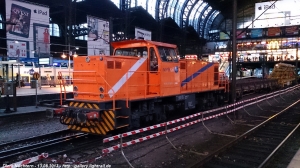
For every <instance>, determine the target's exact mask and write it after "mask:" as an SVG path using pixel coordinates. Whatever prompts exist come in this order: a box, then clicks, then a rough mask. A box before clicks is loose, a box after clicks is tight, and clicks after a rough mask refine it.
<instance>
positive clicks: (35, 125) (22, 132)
mask: <svg viewBox="0 0 300 168" xmlns="http://www.w3.org/2000/svg"><path fill="white" fill-rule="evenodd" d="M3 120H5V119H0V124H1V127H0V137H1V138H0V143H5V142H10V141H16V140H20V139H25V138H29V137H34V136H39V135H43V134H47V133H51V132H55V131H59V130H64V129H66V128H67V126H66V125H62V124H60V122H59V119H57V118H52V119H48V118H46V117H41V118H36V119H32V118H31V119H29V118H26V119H24V120H22V121H18V122H16V121H14V122H11V123H8V122H7V121H3Z"/></svg>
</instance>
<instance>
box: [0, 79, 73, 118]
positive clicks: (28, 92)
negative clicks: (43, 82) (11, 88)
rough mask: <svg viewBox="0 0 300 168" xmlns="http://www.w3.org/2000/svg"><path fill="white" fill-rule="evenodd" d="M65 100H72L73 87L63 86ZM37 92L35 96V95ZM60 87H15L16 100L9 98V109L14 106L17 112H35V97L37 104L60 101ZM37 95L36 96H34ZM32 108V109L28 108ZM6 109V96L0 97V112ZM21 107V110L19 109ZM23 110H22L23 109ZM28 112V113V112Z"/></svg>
mask: <svg viewBox="0 0 300 168" xmlns="http://www.w3.org/2000/svg"><path fill="white" fill-rule="evenodd" d="M65 89H66V98H73V85H69V86H65ZM36 91H37V94H36ZM60 92H61V91H60V86H56V87H50V86H42V88H41V89H40V88H37V90H36V88H31V87H30V86H25V87H20V88H18V87H17V90H16V95H17V96H16V100H15V101H14V99H13V96H12V95H10V96H9V100H8V102H9V104H10V108H13V107H14V105H15V104H16V107H17V111H18V112H21V111H27V112H29V111H30V109H31V111H36V110H39V111H40V109H36V108H35V107H36V97H37V100H38V102H41V101H45V100H58V99H60ZM36 95H37V96H36ZM31 106H32V108H30V107H31ZM6 107H7V100H6V95H1V97H0V112H2V111H4V110H5V109H6ZM21 107H22V108H21ZM23 108H24V109H23ZM28 110H29V111H28Z"/></svg>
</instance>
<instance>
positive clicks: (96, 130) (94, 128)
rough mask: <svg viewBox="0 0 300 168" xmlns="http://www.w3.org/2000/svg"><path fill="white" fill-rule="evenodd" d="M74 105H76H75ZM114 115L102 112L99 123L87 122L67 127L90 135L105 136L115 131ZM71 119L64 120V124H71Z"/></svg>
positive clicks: (109, 112)
mask: <svg viewBox="0 0 300 168" xmlns="http://www.w3.org/2000/svg"><path fill="white" fill-rule="evenodd" d="M75 104H76V103H75ZM114 116H115V114H114V112H113V111H103V112H102V113H101V121H87V122H86V124H83V123H82V124H74V125H69V129H71V130H75V131H81V132H86V133H92V134H101V135H106V133H107V132H109V131H113V130H114V129H115V125H116V124H115V118H114ZM71 121H72V118H66V119H64V122H65V123H66V124H71Z"/></svg>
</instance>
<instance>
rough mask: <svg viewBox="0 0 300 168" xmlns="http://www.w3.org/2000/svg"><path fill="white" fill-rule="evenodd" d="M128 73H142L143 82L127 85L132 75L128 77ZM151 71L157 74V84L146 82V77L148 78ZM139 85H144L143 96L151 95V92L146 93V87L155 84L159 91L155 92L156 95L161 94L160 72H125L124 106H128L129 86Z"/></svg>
mask: <svg viewBox="0 0 300 168" xmlns="http://www.w3.org/2000/svg"><path fill="white" fill-rule="evenodd" d="M129 73H132V75H133V73H135V74H137V73H142V74H143V76H144V82H143V84H140V85H138V84H137V85H129V82H128V81H129V78H130V77H131V76H132V75H131V76H130V77H129ZM151 73H153V74H154V73H155V74H158V84H149V83H148V78H149V75H150V74H151ZM139 86H143V87H144V95H143V98H146V97H147V95H151V94H148V92H149V91H148V88H149V87H150V86H157V87H160V88H159V92H158V93H157V94H158V95H160V94H161V92H160V91H161V86H162V85H161V76H160V72H158V71H128V72H127V73H126V107H127V108H129V90H130V89H129V88H130V87H139Z"/></svg>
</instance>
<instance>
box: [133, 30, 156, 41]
mask: <svg viewBox="0 0 300 168" xmlns="http://www.w3.org/2000/svg"><path fill="white" fill-rule="evenodd" d="M151 36H152V35H151V31H148V30H144V29H141V28H138V27H135V39H144V40H151V39H152V38H151Z"/></svg>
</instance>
